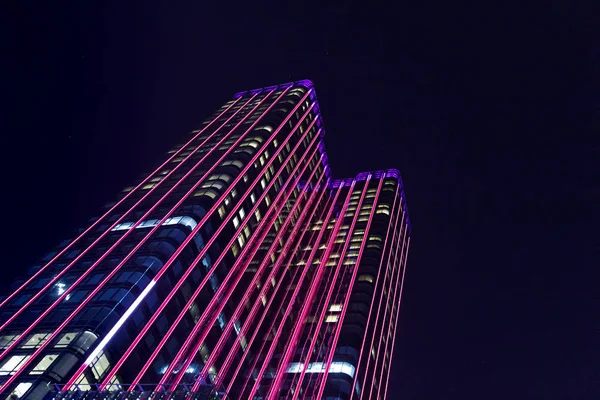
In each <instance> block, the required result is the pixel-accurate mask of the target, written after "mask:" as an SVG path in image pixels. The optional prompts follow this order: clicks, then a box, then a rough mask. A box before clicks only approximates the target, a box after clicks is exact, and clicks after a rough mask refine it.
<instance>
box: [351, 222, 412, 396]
mask: <svg viewBox="0 0 600 400" xmlns="http://www.w3.org/2000/svg"><path fill="white" fill-rule="evenodd" d="M400 228H401V230H402V232H401V234H403V238H402V239H400V238H399V240H401V241H402V249H401V250H400V252H399V253H400V256H402V253H403V252H404V245H405V243H406V229H404V228H405V227H404V215H403V218H402V224H401V225H400ZM401 236H402V235H401ZM398 248H400V246H398V247H397V249H396V254H395V256H394V261H393V264H392V273H391V274H390V279H389V286H388V291H387V292H388V297H387V298H386V299H385V301H383V298H382V301H381V302H380V306H379V310H378V315H379V313H380V312H381V310H382V309H383V316H382V321H381V330H380V334H379V341H378V343H377V355H376V356H375V361H374V362H375V364H374V365H373V374H376V371H377V365H378V364H379V360H380V359H381V360H383V359H385V351H383V352H382V351H381V340H382V338H383V335H384V330H385V325H386V319H387V318H386V317H387V315H388V309H387V305H388V303H389V300H390V298H393V297H394V296H395V292H394V295H392V286H394V282H396V284H397V283H398V278H399V276H400V267H401V266H400V262H399V258H401V257H398ZM394 265H395V266H394ZM394 274H395V275H396V279H394ZM373 338H374V337H373ZM380 354H381V357H380ZM382 362H383V361H382ZM378 385H379V386H381V381H379V382H378ZM374 387H375V385H371V387H370V390H369V399H371V398H372V397H373V389H374ZM362 395H364V392H363V393H362Z"/></svg>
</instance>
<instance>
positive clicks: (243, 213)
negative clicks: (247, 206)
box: [239, 207, 246, 220]
mask: <svg viewBox="0 0 600 400" xmlns="http://www.w3.org/2000/svg"><path fill="white" fill-rule="evenodd" d="M239 214H240V219H241V220H243V219H244V218H245V217H246V210H244V207H242V208H240V212H239Z"/></svg>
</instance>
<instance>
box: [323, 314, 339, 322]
mask: <svg viewBox="0 0 600 400" xmlns="http://www.w3.org/2000/svg"><path fill="white" fill-rule="evenodd" d="M339 319H340V316H339V315H337V314H334V315H328V316H327V317H326V318H325V322H326V323H331V322H338V321H339Z"/></svg>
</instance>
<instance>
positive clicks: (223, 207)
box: [219, 206, 226, 219]
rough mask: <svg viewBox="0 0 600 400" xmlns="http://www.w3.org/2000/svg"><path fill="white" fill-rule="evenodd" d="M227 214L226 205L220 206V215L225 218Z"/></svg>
mask: <svg viewBox="0 0 600 400" xmlns="http://www.w3.org/2000/svg"><path fill="white" fill-rule="evenodd" d="M225 214H226V211H225V206H221V207H219V217H221V219H223V218H225Z"/></svg>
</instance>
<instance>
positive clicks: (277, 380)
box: [267, 177, 370, 400]
mask: <svg viewBox="0 0 600 400" xmlns="http://www.w3.org/2000/svg"><path fill="white" fill-rule="evenodd" d="M369 180H370V177H369V178H367V180H366V181H365V186H364V188H363V190H362V193H361V196H360V199H359V201H358V205H357V206H356V211H355V213H354V217H353V218H352V223H351V224H350V229H348V234H347V236H346V241H345V243H344V245H343V248H342V252H341V255H340V258H339V259H338V260H339V261H338V263H337V265H336V266H335V267H334V272H333V278H332V282H334V283H335V282H337V278H338V275H339V272H340V270H341V269H344V259H345V257H346V253H347V251H348V248H349V247H350V243H351V238H352V233H353V232H354V227H355V226H356V221H358V218H359V215H360V211H361V207H362V204H363V200H364V198H365V196H366V194H367V187H368V185H369ZM345 217H346V216H345V215H340V216H339V218H340V219H341V220H343V219H344V218H345ZM365 233H366V232H365ZM336 239H337V238H336ZM335 287H336V285H335V284H334V285H332V286H330V290H329V291H328V292H327V295H326V296H325V301H324V306H323V308H322V310H321V313H320V315H319V322H318V323H317V325H316V327H315V330H314V332H315V334H314V336H313V340H311V341H310V346H309V348H308V352H307V353H306V359H305V361H304V366H303V367H302V372H301V373H300V377H299V378H298V383H297V384H296V388H297V389H298V390H295V391H294V395H293V397H292V399H293V400H296V399H297V398H298V395H299V394H300V390H299V389H301V388H302V382H303V380H304V376H305V375H306V369H307V367H308V364H309V363H310V358H311V356H312V354H313V351H314V349H315V344H316V339H317V338H318V334H319V332H320V331H321V327H322V325H323V321H324V320H325V315H326V314H327V311H328V308H329V303H330V302H331V296H332V295H333V289H334V288H335ZM340 288H341V285H337V289H338V291H339V289H340ZM296 329H298V327H296ZM300 329H303V326H302V328H300ZM324 341H325V340H324V338H323V340H322V342H324ZM295 348H296V345H295V344H294V350H295ZM290 354H295V351H294V352H290ZM288 363H289V359H288V360H284V362H283V363H282V364H281V366H282V367H284V368H285V369H284V368H281V369H279V371H278V372H277V375H276V377H275V383H274V384H273V389H272V392H271V394H270V395H269V396H267V399H273V398H274V397H275V396H277V394H278V392H279V390H280V382H281V379H282V377H283V374H284V373H285V370H287V365H288ZM292 385H293V381H292Z"/></svg>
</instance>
